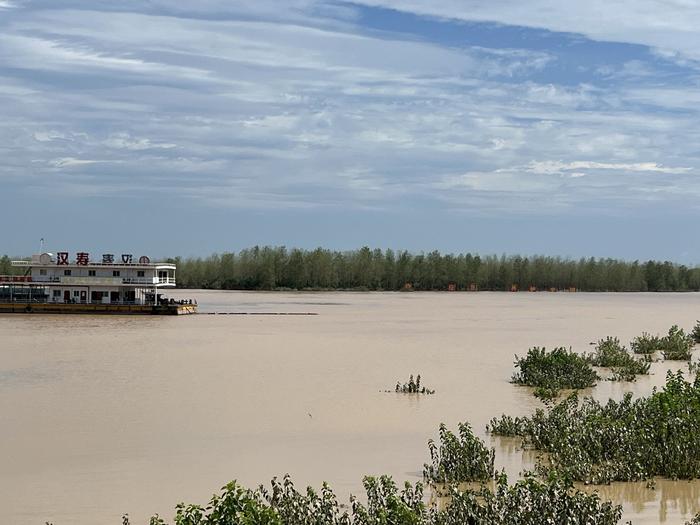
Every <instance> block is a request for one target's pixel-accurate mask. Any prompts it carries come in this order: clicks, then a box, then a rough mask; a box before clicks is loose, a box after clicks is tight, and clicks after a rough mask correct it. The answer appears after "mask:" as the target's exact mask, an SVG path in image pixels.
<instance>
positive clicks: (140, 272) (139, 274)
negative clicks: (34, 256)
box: [39, 269, 146, 277]
mask: <svg viewBox="0 0 700 525" xmlns="http://www.w3.org/2000/svg"><path fill="white" fill-rule="evenodd" d="M39 275H46V270H45V269H41V270H39ZM63 275H71V270H63ZM95 276H96V273H95V270H88V277H95ZM145 276H146V272H145V271H144V270H137V271H136V277H145ZM112 277H121V272H120V271H119V270H113V271H112Z"/></svg>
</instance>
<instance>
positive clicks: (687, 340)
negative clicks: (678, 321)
mask: <svg viewBox="0 0 700 525" xmlns="http://www.w3.org/2000/svg"><path fill="white" fill-rule="evenodd" d="M661 345H662V352H663V354H664V359H669V360H674V361H688V360H689V359H690V357H691V351H692V349H693V346H694V345H695V341H694V340H693V336H691V335H688V334H686V333H685V331H684V330H683V329H682V328H678V325H675V324H674V325H673V326H672V327H671V328H670V329H669V331H668V335H667V336H666V337H664V338H662V339H661Z"/></svg>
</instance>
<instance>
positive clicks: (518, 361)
mask: <svg viewBox="0 0 700 525" xmlns="http://www.w3.org/2000/svg"><path fill="white" fill-rule="evenodd" d="M515 368H517V369H519V371H517V372H515V373H514V374H513V377H512V378H511V381H512V382H513V383H515V384H518V385H526V386H532V387H536V389H535V392H534V393H535V395H536V396H538V397H543V398H548V399H550V398H553V397H556V396H557V395H559V391H560V390H561V389H579V388H588V387H591V386H594V385H595V382H596V380H597V379H598V374H596V372H595V370H593V368H592V367H591V364H590V361H589V359H587V358H586V356H583V355H579V354H577V353H576V352H574V351H572V350H571V349H569V350H567V349H566V348H564V347H559V348H555V349H554V350H552V351H551V352H548V351H547V350H546V349H545V348H540V347H537V346H536V347H533V348H530V349H529V350H528V352H527V356H525V357H518V356H517V355H516V356H515Z"/></svg>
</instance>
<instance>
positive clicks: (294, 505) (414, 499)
mask: <svg viewBox="0 0 700 525" xmlns="http://www.w3.org/2000/svg"><path fill="white" fill-rule="evenodd" d="M363 484H364V488H365V493H366V503H364V504H363V503H361V502H360V501H359V500H358V499H357V498H355V497H351V498H350V500H351V505H350V508H349V509H348V510H345V509H343V508H341V505H339V504H338V500H337V498H336V496H335V494H334V492H333V491H332V490H331V489H330V488H329V487H328V486H327V485H324V486H323V489H322V490H321V493H320V494H318V493H317V492H316V491H314V490H313V489H311V488H307V489H306V492H299V491H297V489H296V488H295V487H294V484H293V483H292V481H291V479H290V478H289V476H285V478H284V480H283V481H282V482H278V481H277V480H273V481H272V487H271V489H266V488H264V487H260V488H258V489H257V490H249V489H245V488H243V487H241V486H239V485H237V484H236V483H235V482H233V483H229V484H228V485H226V486H225V487H224V488H223V489H222V492H221V494H219V495H216V496H214V497H213V498H212V499H211V501H210V502H209V505H207V506H206V507H202V506H199V505H185V504H181V505H178V506H177V514H176V516H175V522H174V523H175V525H475V524H483V525H540V524H543V523H555V524H557V525H580V524H583V523H585V524H587V525H614V524H617V523H618V522H619V521H620V518H621V515H622V508H621V507H620V506H619V505H613V504H612V503H610V502H607V501H601V500H600V498H599V497H598V495H597V494H587V493H585V492H583V491H581V490H579V489H576V488H574V487H573V485H572V484H571V482H569V481H565V480H563V479H561V478H551V479H548V480H546V481H540V480H538V479H536V478H535V477H534V476H533V475H532V473H525V477H524V479H522V480H520V481H517V482H516V483H515V484H513V485H508V479H507V478H506V476H505V474H499V475H498V476H497V479H496V484H495V488H494V490H491V489H489V488H488V487H486V486H482V487H481V488H480V489H478V490H475V489H466V490H460V489H459V487H458V486H457V485H451V486H450V487H449V493H448V498H447V503H446V504H445V505H444V506H443V507H437V506H431V507H427V506H426V504H425V503H424V502H423V489H422V486H421V484H420V483H417V484H416V485H415V486H413V485H411V484H410V483H406V484H405V485H404V489H403V490H401V491H399V489H398V488H397V486H396V484H395V483H394V481H393V480H392V478H391V477H389V476H381V477H379V478H373V477H367V478H365V479H364V482H363ZM122 523H123V525H129V523H130V522H129V518H128V516H127V515H125V516H124V518H123V521H122ZM165 523H166V522H165V521H164V520H163V519H161V518H160V517H158V516H157V515H156V516H154V517H153V518H151V521H150V525H165Z"/></svg>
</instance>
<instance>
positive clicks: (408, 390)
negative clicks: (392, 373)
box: [396, 374, 435, 394]
mask: <svg viewBox="0 0 700 525" xmlns="http://www.w3.org/2000/svg"><path fill="white" fill-rule="evenodd" d="M396 392H399V393H401V394H434V393H435V390H430V389H429V388H425V386H422V385H421V384H420V374H418V375H417V376H416V380H415V381H414V380H413V374H411V377H409V379H408V383H404V384H401V381H397V382H396Z"/></svg>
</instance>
